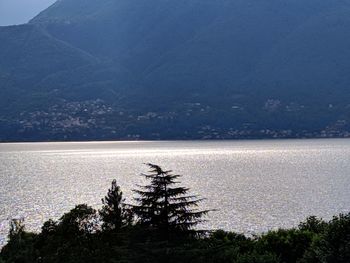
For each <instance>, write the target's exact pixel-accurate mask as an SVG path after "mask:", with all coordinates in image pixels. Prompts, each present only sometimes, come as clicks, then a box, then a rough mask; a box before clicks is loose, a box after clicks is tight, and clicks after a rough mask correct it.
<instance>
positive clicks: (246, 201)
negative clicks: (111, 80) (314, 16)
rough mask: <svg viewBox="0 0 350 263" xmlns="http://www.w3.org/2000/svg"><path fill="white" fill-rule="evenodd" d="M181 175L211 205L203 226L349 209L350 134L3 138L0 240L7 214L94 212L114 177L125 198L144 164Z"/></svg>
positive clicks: (290, 221) (287, 222)
mask: <svg viewBox="0 0 350 263" xmlns="http://www.w3.org/2000/svg"><path fill="white" fill-rule="evenodd" d="M147 162H152V163H155V164H159V165H161V166H163V167H164V168H165V169H173V170H174V172H176V173H180V174H183V175H184V176H183V177H182V182H183V184H184V185H185V186H189V187H191V189H192V191H193V192H194V193H197V194H199V195H201V196H203V197H206V198H207V199H206V201H204V202H203V203H202V208H216V209H219V211H216V212H212V213H210V215H209V217H208V222H207V223H205V225H204V226H203V227H205V228H211V229H212V228H223V229H226V230H234V231H238V232H244V233H260V232H264V231H267V230H269V229H274V228H278V227H291V226H295V225H297V224H298V223H299V222H300V221H301V220H303V219H305V217H306V216H308V215H317V216H322V217H324V218H326V219H329V218H330V217H331V216H332V215H334V214H337V213H340V212H349V210H350V140H345V139H344V140H343V139H339V140H285V141H210V142H197V141H193V142H191V141H186V142H88V143H28V144H0V244H1V243H3V242H4V240H5V236H6V234H7V231H8V227H7V226H8V220H9V219H10V218H17V217H24V218H25V223H26V226H27V228H28V229H30V230H38V229H39V228H40V226H41V225H42V223H43V222H44V221H45V220H47V219H49V218H54V219H57V218H58V217H60V216H61V215H62V214H63V213H64V212H67V211H68V210H69V209H71V208H72V207H74V205H75V204H79V203H88V204H90V205H93V206H94V207H96V208H98V207H99V206H100V200H101V198H102V197H103V196H104V194H105V193H106V191H107V189H108V187H109V186H110V182H111V181H112V179H114V178H116V179H117V181H118V183H119V184H120V185H121V187H122V189H123V192H124V194H125V196H126V197H128V199H129V200H130V197H131V196H132V193H131V189H133V188H134V186H135V184H137V183H139V184H140V183H141V184H142V183H143V179H142V177H141V176H138V175H139V174H140V173H141V172H146V171H147V167H146V166H145V165H144V164H143V163H147Z"/></svg>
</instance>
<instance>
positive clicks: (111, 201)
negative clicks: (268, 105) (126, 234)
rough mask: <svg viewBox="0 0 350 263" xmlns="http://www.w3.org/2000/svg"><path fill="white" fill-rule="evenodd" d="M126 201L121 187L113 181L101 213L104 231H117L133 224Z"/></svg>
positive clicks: (103, 201)
mask: <svg viewBox="0 0 350 263" xmlns="http://www.w3.org/2000/svg"><path fill="white" fill-rule="evenodd" d="M124 201H125V200H124V199H123V192H122V191H121V190H120V186H118V185H117V181H116V180H113V181H112V186H111V188H110V189H108V193H107V195H106V196H105V197H104V198H103V199H102V203H103V206H102V209H101V210H100V211H99V214H100V217H101V220H102V222H103V224H102V228H103V230H111V231H113V230H115V231H117V230H119V229H121V228H122V227H125V226H128V225H130V224H131V222H132V213H131V211H130V209H127V208H126V205H125V203H124Z"/></svg>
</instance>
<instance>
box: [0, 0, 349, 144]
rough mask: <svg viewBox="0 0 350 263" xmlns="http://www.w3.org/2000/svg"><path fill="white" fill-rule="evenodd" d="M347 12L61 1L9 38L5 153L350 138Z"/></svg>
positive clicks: (214, 1) (229, 1)
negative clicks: (20, 148)
mask: <svg viewBox="0 0 350 263" xmlns="http://www.w3.org/2000/svg"><path fill="white" fill-rule="evenodd" d="M349 30H350V0H341V1H334V0H322V1H320V0H308V1H305V0H286V1H280V0H270V1H260V0H147V1H146V0H104V1H99V0H60V1H57V2H56V3H55V4H54V5H52V6H51V7H49V8H48V9H46V10H45V11H43V12H42V13H40V14H39V15H38V16H36V17H35V18H34V19H32V20H31V21H30V22H29V23H28V24H25V25H20V26H10V27H0V57H1V60H0V96H1V98H0V129H1V135H0V139H1V140H48V139H124V138H144V139H158V138H161V139H174V138H176V139H187V138H261V137H314V136H316V137H319V136H341V137H343V136H348V135H349V133H348V131H349V128H350V127H349V125H348V122H349V120H350V119H349V116H350V115H349V113H350V89H349V87H350V74H349V73H350V49H349V46H350V35H349V34H348V31H349Z"/></svg>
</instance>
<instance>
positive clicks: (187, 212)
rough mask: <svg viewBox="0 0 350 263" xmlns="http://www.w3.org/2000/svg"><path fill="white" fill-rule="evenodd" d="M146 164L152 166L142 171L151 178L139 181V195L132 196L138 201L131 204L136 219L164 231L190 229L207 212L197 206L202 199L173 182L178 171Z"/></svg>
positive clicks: (166, 232)
mask: <svg viewBox="0 0 350 263" xmlns="http://www.w3.org/2000/svg"><path fill="white" fill-rule="evenodd" d="M147 165H148V166H149V167H150V169H151V170H150V171H149V173H148V174H141V175H142V176H144V177H145V178H146V179H148V180H150V184H148V185H145V186H139V185H138V188H139V189H136V190H134V192H135V193H136V194H137V195H138V197H136V198H134V200H135V201H136V202H137V205H132V210H133V212H134V214H135V215H136V216H137V217H138V218H139V223H140V224H142V225H144V226H148V227H151V228H155V229H157V230H159V231H161V232H163V233H165V234H169V233H171V232H182V233H186V232H187V233H189V232H192V231H193V227H194V226H196V225H197V224H199V223H200V222H202V219H201V218H202V216H204V215H205V214H207V213H208V212H209V211H208V210H205V211H198V210H197V209H196V207H197V206H198V203H199V202H200V201H202V200H203V199H198V197H197V196H195V195H188V191H189V188H185V187H180V186H176V185H177V184H178V183H179V182H178V181H177V180H176V179H177V178H179V177H180V175H175V174H173V173H172V171H164V170H163V169H162V168H161V167H159V166H158V165H154V164H147ZM193 232H195V231H193Z"/></svg>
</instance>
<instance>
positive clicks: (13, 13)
mask: <svg viewBox="0 0 350 263" xmlns="http://www.w3.org/2000/svg"><path fill="white" fill-rule="evenodd" d="M55 1H56V0H0V26H4V25H15V24H23V23H26V22H28V20H30V19H31V18H33V17H34V16H35V15H37V14H38V13H39V12H40V11H42V10H44V9H45V8H46V7H48V6H50V5H51V4H52V3H54V2H55Z"/></svg>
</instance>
